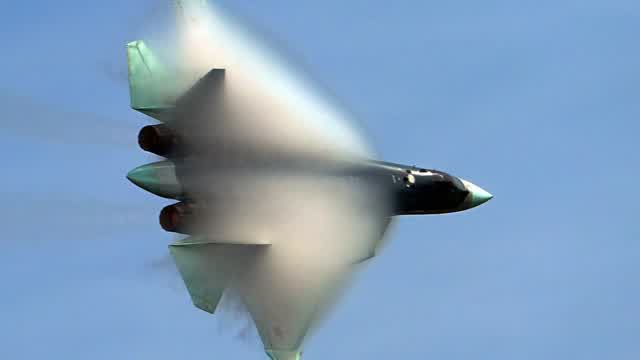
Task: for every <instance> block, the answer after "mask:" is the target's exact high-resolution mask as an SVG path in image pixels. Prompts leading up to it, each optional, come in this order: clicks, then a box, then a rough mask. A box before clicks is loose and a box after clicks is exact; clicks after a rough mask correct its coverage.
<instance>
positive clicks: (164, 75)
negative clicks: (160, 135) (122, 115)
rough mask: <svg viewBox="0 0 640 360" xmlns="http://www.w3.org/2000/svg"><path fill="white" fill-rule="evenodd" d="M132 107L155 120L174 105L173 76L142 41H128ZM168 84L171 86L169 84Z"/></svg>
mask: <svg viewBox="0 0 640 360" xmlns="http://www.w3.org/2000/svg"><path fill="white" fill-rule="evenodd" d="M127 56H128V63H129V92H130V97H131V107H132V108H133V109H135V110H138V111H140V112H142V113H144V114H146V115H149V116H151V117H153V118H155V119H157V120H160V121H163V120H164V119H163V114H166V112H167V110H170V109H172V108H173V103H174V102H175V99H176V97H177V96H178V95H179V94H177V93H176V92H177V89H175V88H172V85H173V86H175V85H176V83H175V77H176V76H175V75H174V74H171V73H170V72H169V70H168V69H167V68H166V67H165V66H164V64H162V63H161V61H160V60H159V59H158V57H157V55H156V54H154V53H153V52H152V51H151V49H149V48H148V47H147V45H146V44H145V43H144V42H143V41H141V40H138V41H133V42H130V43H129V44H127ZM170 84H171V85H170Z"/></svg>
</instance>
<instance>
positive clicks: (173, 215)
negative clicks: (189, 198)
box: [160, 202, 195, 234]
mask: <svg viewBox="0 0 640 360" xmlns="http://www.w3.org/2000/svg"><path fill="white" fill-rule="evenodd" d="M194 222H195V207H194V206H193V205H192V204H189V203H185V202H179V203H176V204H173V205H169V206H166V207H165V208H164V209H162V211H161V212H160V226H162V228H163V229H164V230H165V231H169V232H175V233H181V234H189V233H190V230H192V228H193V226H194Z"/></svg>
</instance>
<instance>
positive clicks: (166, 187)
mask: <svg viewBox="0 0 640 360" xmlns="http://www.w3.org/2000/svg"><path fill="white" fill-rule="evenodd" d="M175 170H176V169H175V165H174V164H173V163H172V162H171V161H160V162H156V163H152V164H146V165H142V166H138V167H137V168H135V169H133V170H131V171H129V173H128V174H127V179H129V181H131V182H132V183H134V184H136V185H137V186H139V187H140V188H142V189H144V190H147V191H148V192H150V193H152V194H155V195H158V196H161V197H165V198H169V199H175V198H178V197H180V195H181V194H182V186H181V185H180V182H178V179H177V178H176V171H175Z"/></svg>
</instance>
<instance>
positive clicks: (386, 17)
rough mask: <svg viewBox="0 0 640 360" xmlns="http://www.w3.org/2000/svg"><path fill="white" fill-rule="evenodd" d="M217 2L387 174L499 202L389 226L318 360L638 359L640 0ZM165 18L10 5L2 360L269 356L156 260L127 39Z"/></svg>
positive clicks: (100, 6)
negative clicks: (261, 34) (403, 170)
mask: <svg viewBox="0 0 640 360" xmlns="http://www.w3.org/2000/svg"><path fill="white" fill-rule="evenodd" d="M221 2H222V3H223V4H225V5H227V6H228V7H229V8H230V9H232V10H234V11H235V12H236V13H238V14H241V15H242V16H244V17H246V18H248V19H250V20H251V21H253V22H254V23H255V24H256V27H257V28H260V29H264V30H265V31H266V32H268V33H269V34H270V35H269V36H271V37H272V38H274V39H276V40H277V41H278V42H279V43H280V44H283V46H285V47H286V48H287V49H289V51H290V52H291V53H292V54H293V56H294V59H296V60H297V61H298V62H300V63H303V64H305V65H306V68H307V70H308V71H309V72H310V73H311V74H312V75H313V76H314V77H315V78H317V79H319V80H320V81H321V82H322V84H323V85H325V86H327V87H328V88H329V89H331V90H332V91H333V93H335V94H336V95H337V96H338V97H339V98H340V99H341V100H342V102H343V103H345V104H346V105H347V106H348V107H349V109H351V110H352V111H353V112H354V113H355V114H357V115H358V117H359V119H360V121H361V123H362V124H363V126H364V128H365V129H366V131H367V133H368V136H369V138H370V139H371V141H372V143H373V144H374V145H375V147H376V148H377V150H378V151H379V153H380V154H381V156H382V157H383V158H384V159H386V160H390V161H396V162H404V163H415V164H418V165H421V166H425V167H435V168H438V169H442V170H446V171H449V172H451V173H452V174H455V175H458V176H460V177H463V178H465V179H468V180H471V181H473V182H474V183H476V184H478V185H480V186H482V187H484V188H486V189H487V190H489V191H490V192H492V193H493V194H494V195H495V198H494V199H493V200H492V201H491V202H489V203H488V204H486V205H484V206H481V207H479V208H476V209H473V210H471V211H468V212H464V213H459V214H454V215H446V216H432V217H407V218H403V219H401V220H400V221H398V222H397V223H396V225H395V227H394V228H393V231H392V238H391V241H390V242H389V245H388V246H387V248H386V251H385V252H383V254H382V255H381V256H380V257H379V258H377V259H375V260H374V261H373V262H371V264H370V265H369V266H368V267H367V268H366V269H364V271H362V272H361V273H360V274H359V277H358V281H357V282H356V283H355V284H354V286H353V287H352V288H351V290H350V291H349V292H348V293H347V294H346V295H345V297H344V299H343V301H342V302H341V303H340V304H339V306H338V307H337V308H336V310H335V311H334V312H333V314H332V315H331V316H330V317H329V319H328V320H327V321H326V322H325V324H324V325H323V326H322V327H321V328H320V329H319V331H318V332H317V333H316V334H315V335H314V336H312V337H311V338H309V341H308V343H307V345H306V351H305V358H307V359H390V358H391V359H403V358H417V359H470V358H473V359H492V360H495V359H510V360H512V359H576V358H579V359H603V358H611V359H620V360H622V359H637V358H638V357H639V356H640V345H638V344H640V309H639V306H640V282H638V277H639V276H640V267H639V265H638V260H640V227H639V226H638V220H637V218H638V213H640V196H638V194H637V193H638V192H637V183H638V182H637V178H638V176H639V175H640V152H639V148H638V135H637V134H638V133H639V132H640V126H639V125H638V124H639V121H638V119H640V101H638V97H639V96H640V85H639V84H640V47H639V46H638V41H637V37H638V35H639V34H640V3H638V2H637V1H624V0H608V1H605V0H584V1H544V0H543V1H528V0H525V1H518V2H515V1H496V0H489V1H484V2H477V1H470V0H458V1H447V2H442V1H408V0H406V1H398V2H395V3H394V4H390V3H389V2H386V1H384V2H383V1H349V2H348V4H345V3H344V2H342V1H334V0H330V1H321V2H320V1H318V2H314V3H313V4H309V3H307V2H305V3H302V2H297V1H284V0H272V1H261V2H255V1H249V0H236V1H231V0H226V1H221ZM158 3H161V4H160V5H158ZM165 3H166V2H155V3H154V2H151V1H136V2H131V1H124V0H112V1H109V2H99V3H95V2H85V1H56V2H53V1H29V2H23V3H21V2H11V3H10V4H7V5H5V6H4V7H3V11H2V14H1V15H0V19H1V20H2V21H0V40H1V41H2V44H3V51H2V56H0V72H1V75H2V85H0V103H2V105H3V109H4V110H5V115H4V116H3V117H2V120H0V124H4V126H3V130H2V131H0V138H1V141H0V144H1V145H0V150H2V152H3V153H4V157H3V171H2V177H1V179H2V180H0V183H1V184H2V189H3V198H4V206H3V207H2V209H1V210H0V214H1V216H2V218H3V219H4V221H3V226H4V227H5V229H4V233H5V235H4V239H3V243H2V245H3V251H1V252H0V281H2V283H3V289H4V291H3V292H2V297H1V299H2V300H1V301H0V305H1V306H0V320H1V321H0V358H3V359H43V358H44V359H86V358H92V359H146V358H152V359H176V358H180V359H191V358H210V359H220V358H234V359H263V358H264V354H263V353H262V350H261V346H260V344H259V340H258V338H257V337H255V336H251V335H250V336H248V337H245V336H238V332H239V331H240V330H241V328H242V325H234V322H233V321H232V320H233V319H232V318H233V317H234V315H233V314H227V315H226V316H223V319H220V317H211V316H208V315H207V314H205V313H203V312H200V311H198V310H196V309H195V308H193V307H192V306H191V305H190V302H189V299H188V296H187V293H186V292H185V291H184V289H183V287H182V284H181V283H180V280H179V279H177V277H176V275H175V274H173V273H172V272H171V271H170V270H169V269H168V267H167V266H166V265H162V264H158V263H159V262H160V263H161V262H162V259H163V256H164V254H165V253H166V245H167V244H168V243H169V242H170V241H171V236H168V235H167V234H166V233H164V232H162V231H161V229H160V228H159V226H158V225H157V223H156V221H157V220H156V219H157V212H158V211H159V209H160V208H161V207H162V206H163V205H164V204H165V201H163V200H159V199H154V198H153V197H152V196H149V195H148V194H145V193H144V192H142V191H141V190H139V189H137V188H135V187H133V186H132V185H130V184H128V183H127V182H126V180H125V179H124V174H125V173H126V172H127V171H128V170H129V169H131V168H133V167H135V166H138V165H140V164H143V163H145V162H148V161H149V158H148V157H147V156H146V155H145V154H143V153H142V152H141V151H138V150H137V149H136V148H135V137H136V134H137V129H138V128H139V127H141V126H142V125H143V124H145V118H144V117H143V116H141V115H138V114H135V113H133V112H132V111H131V110H130V109H129V108H128V93H127V87H126V82H124V80H123V77H122V71H123V69H124V62H125V48H124V43H125V42H126V41H129V40H134V39H135V38H136V37H137V36H139V34H140V33H141V32H142V31H143V30H144V28H146V27H148V26H149V25H150V24H151V23H153V22H154V18H156V17H166V16H167V15H166V14H167V12H166V10H165V9H164V8H163V5H162V4H165ZM104 134H106V135H104ZM92 136H93V137H92Z"/></svg>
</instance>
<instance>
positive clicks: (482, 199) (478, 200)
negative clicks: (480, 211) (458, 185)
mask: <svg viewBox="0 0 640 360" xmlns="http://www.w3.org/2000/svg"><path fill="white" fill-rule="evenodd" d="M462 182H463V183H464V185H465V186H466V187H467V190H469V196H471V202H470V205H469V207H476V206H479V205H482V204H484V203H486V202H487V201H489V200H491V199H492V198H493V195H491V193H489V192H488V191H487V190H485V189H483V188H481V187H480V186H478V185H476V184H474V183H472V182H470V181H466V180H463V181H462Z"/></svg>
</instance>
